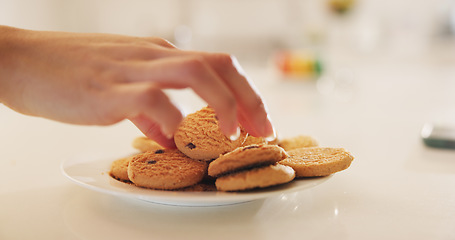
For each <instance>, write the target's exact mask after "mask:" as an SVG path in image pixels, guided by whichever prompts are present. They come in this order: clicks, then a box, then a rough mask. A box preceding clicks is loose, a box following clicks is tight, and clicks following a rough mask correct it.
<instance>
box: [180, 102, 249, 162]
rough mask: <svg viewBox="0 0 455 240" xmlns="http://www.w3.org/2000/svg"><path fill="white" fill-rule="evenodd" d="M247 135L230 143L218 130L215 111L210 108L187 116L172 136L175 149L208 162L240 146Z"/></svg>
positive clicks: (242, 132) (244, 134) (243, 134)
mask: <svg viewBox="0 0 455 240" xmlns="http://www.w3.org/2000/svg"><path fill="white" fill-rule="evenodd" d="M246 136H247V133H246V132H245V131H244V130H243V129H242V130H241V131H240V137H239V138H238V139H237V140H234V141H231V140H230V139H229V138H228V137H226V136H225V135H224V134H223V133H222V132H221V130H220V127H219V125H218V119H217V118H216V115H215V111H214V110H213V109H212V108H210V107H205V108H202V109H201V110H199V111H197V112H195V113H192V114H189V115H188V116H186V117H185V118H184V119H183V121H182V122H181V124H180V126H179V128H178V129H177V131H176V132H175V134H174V141H175V145H176V146H177V148H178V149H179V150H180V151H181V152H183V153H184V154H185V155H187V156H188V157H190V158H193V159H199V160H205V161H210V160H212V159H215V158H217V157H219V156H220V155H221V154H224V153H227V152H230V151H232V150H234V149H235V148H237V147H239V146H241V145H242V143H243V142H244V141H245V138H246Z"/></svg>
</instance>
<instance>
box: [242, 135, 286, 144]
mask: <svg viewBox="0 0 455 240" xmlns="http://www.w3.org/2000/svg"><path fill="white" fill-rule="evenodd" d="M277 143H278V140H277V139H276V138H275V140H273V141H271V142H267V140H265V139H264V138H263V137H253V136H251V135H248V136H247V137H246V139H245V142H243V144H242V146H249V145H253V144H274V145H277Z"/></svg>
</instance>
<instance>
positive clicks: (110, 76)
mask: <svg viewBox="0 0 455 240" xmlns="http://www.w3.org/2000/svg"><path fill="white" fill-rule="evenodd" d="M0 52H1V53H2V54H1V55H0V101H1V102H3V103H4V104H5V105H7V106H9V107H11V108H12V109H14V110H16V111H18V112H21V113H23V114H27V115H32V116H40V117H45V118H49V119H53V120H57V121H61V122H66V123H72V124H84V125H110V124H114V123H117V122H119V121H122V120H124V119H129V120H131V121H132V122H133V123H134V124H135V125H136V126H137V127H138V128H139V129H140V130H141V131H142V132H143V133H144V134H145V135H146V136H147V137H149V138H151V139H154V140H155V141H157V142H158V143H160V144H161V145H163V146H165V147H173V146H174V142H173V140H172V136H173V133H174V132H175V131H176V129H177V127H178V125H179V123H180V121H181V120H182V118H183V116H182V113H181V112H180V110H179V109H178V107H177V106H175V105H174V103H172V102H171V100H170V99H169V98H168V97H167V96H166V94H165V93H164V92H163V89H169V88H172V89H182V88H191V89H193V91H194V92H195V93H196V94H198V95H199V96H200V97H201V98H202V99H204V100H205V101H206V102H207V103H208V104H209V105H210V106H211V107H213V108H214V109H215V112H216V113H217V116H218V118H219V121H220V128H221V130H222V131H223V133H224V134H225V135H226V136H228V137H231V138H235V137H236V136H237V131H238V129H237V126H238V123H240V124H241V125H242V126H243V127H244V128H245V129H246V130H247V132H249V133H250V134H251V135H253V136H262V137H266V138H274V137H275V132H274V129H273V126H272V124H271V122H270V119H269V116H268V114H267V110H266V107H265V105H264V102H263V101H262V99H261V97H260V95H259V93H258V91H257V90H256V89H255V88H254V86H253V84H252V83H251V82H250V81H249V80H248V79H247V77H246V76H245V74H244V73H243V71H242V70H241V68H240V66H239V64H238V62H237V61H236V60H235V58H233V57H232V56H230V55H227V54H222V53H206V52H196V51H183V50H180V49H177V48H176V47H174V46H173V45H172V44H170V43H169V42H167V41H166V40H163V39H161V38H139V37H130V36H121V35H111V34H82V33H64V32H42V31H29V30H22V29H15V28H9V27H3V26H0Z"/></svg>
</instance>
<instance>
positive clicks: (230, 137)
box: [229, 127, 240, 141]
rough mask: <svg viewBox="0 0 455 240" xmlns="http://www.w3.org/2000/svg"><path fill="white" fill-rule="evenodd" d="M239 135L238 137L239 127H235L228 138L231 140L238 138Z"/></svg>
mask: <svg viewBox="0 0 455 240" xmlns="http://www.w3.org/2000/svg"><path fill="white" fill-rule="evenodd" d="M239 137H240V128H239V127H237V130H236V131H235V133H234V134H232V135H230V136H229V139H230V140H231V141H235V140H237V139H239Z"/></svg>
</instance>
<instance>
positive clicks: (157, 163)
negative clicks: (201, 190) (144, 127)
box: [128, 149, 207, 190]
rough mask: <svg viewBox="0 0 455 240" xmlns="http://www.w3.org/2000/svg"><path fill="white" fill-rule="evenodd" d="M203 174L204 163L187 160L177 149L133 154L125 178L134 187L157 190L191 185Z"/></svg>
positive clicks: (204, 169) (205, 167)
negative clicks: (126, 177)
mask: <svg viewBox="0 0 455 240" xmlns="http://www.w3.org/2000/svg"><path fill="white" fill-rule="evenodd" d="M206 172H207V163H206V162H203V161H198V160H194V159H191V158H189V157H187V156H185V155H184V154H183V153H181V152H180V151H179V150H177V149H164V150H163V149H160V150H157V151H155V152H146V153H142V154H139V155H136V156H135V157H133V159H132V160H131V162H130V164H129V166H128V178H129V179H130V180H131V181H132V182H133V183H134V184H135V185H136V186H139V187H145V188H152V189H161V190H174V189H179V188H184V187H188V186H192V185H195V184H197V183H199V182H200V181H201V180H202V179H203V178H204V176H205V174H206Z"/></svg>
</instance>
